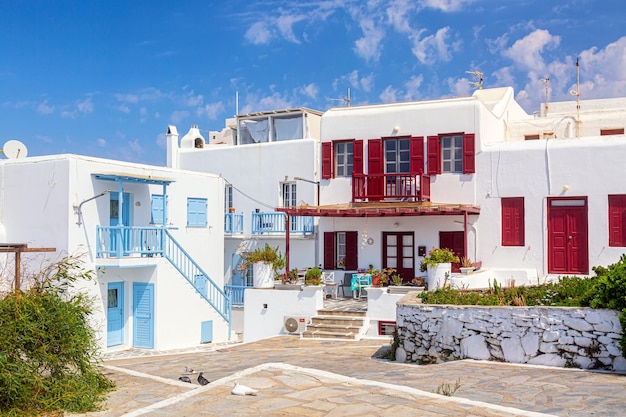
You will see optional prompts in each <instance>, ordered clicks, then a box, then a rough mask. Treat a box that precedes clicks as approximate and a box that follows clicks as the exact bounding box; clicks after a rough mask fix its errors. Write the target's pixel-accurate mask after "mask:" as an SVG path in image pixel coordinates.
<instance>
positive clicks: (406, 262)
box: [402, 258, 413, 268]
mask: <svg viewBox="0 0 626 417" xmlns="http://www.w3.org/2000/svg"><path fill="white" fill-rule="evenodd" d="M402 268H413V258H404V259H402Z"/></svg>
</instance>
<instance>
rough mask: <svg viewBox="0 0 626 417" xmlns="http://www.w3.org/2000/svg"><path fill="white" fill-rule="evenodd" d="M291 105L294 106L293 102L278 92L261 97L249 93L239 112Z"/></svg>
mask: <svg viewBox="0 0 626 417" xmlns="http://www.w3.org/2000/svg"><path fill="white" fill-rule="evenodd" d="M292 107H294V105H293V103H292V102H291V101H290V100H288V99H287V98H286V97H283V96H282V95H281V94H280V93H278V92H274V93H272V94H271V95H269V96H263V97H257V96H256V95H254V94H249V95H248V96H247V97H246V104H245V105H244V106H243V107H242V108H241V109H240V110H239V113H241V114H245V113H251V112H257V111H269V110H279V109H289V108H292Z"/></svg>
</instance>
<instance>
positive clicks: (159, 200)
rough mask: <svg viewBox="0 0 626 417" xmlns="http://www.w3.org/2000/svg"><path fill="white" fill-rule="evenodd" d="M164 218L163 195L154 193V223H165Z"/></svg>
mask: <svg viewBox="0 0 626 417" xmlns="http://www.w3.org/2000/svg"><path fill="white" fill-rule="evenodd" d="M164 223H165V219H163V196H162V195H160V194H152V224H164Z"/></svg>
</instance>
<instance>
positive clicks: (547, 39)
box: [502, 29, 561, 71]
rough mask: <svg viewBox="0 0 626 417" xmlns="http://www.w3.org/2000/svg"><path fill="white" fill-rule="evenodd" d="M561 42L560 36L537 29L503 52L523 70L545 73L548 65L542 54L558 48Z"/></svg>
mask: <svg viewBox="0 0 626 417" xmlns="http://www.w3.org/2000/svg"><path fill="white" fill-rule="evenodd" d="M560 42H561V38H560V37H559V36H553V35H551V34H550V32H549V31H547V30H545V29H537V30H535V31H533V32H531V33H529V34H528V35H526V36H525V37H523V38H522V39H518V40H517V41H515V43H513V45H512V46H511V47H510V48H508V49H505V50H504V51H502V55H504V56H505V57H508V58H510V59H511V60H512V61H513V62H515V63H516V64H517V65H519V66H521V67H522V68H523V69H527V70H535V71H544V70H545V68H546V64H545V62H544V59H543V56H542V55H541V54H542V53H543V51H544V49H550V48H556V47H557V46H559V43H560Z"/></svg>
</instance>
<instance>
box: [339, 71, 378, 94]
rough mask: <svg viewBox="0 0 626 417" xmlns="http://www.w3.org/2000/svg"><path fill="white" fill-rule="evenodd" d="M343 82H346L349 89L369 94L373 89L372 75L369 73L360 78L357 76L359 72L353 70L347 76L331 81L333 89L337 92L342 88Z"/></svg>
mask: <svg viewBox="0 0 626 417" xmlns="http://www.w3.org/2000/svg"><path fill="white" fill-rule="evenodd" d="M345 81H347V82H348V84H349V85H350V87H352V88H355V89H361V90H363V91H364V92H366V93H369V92H370V91H372V88H373V87H374V74H373V73H370V74H368V75H364V76H361V75H359V70H353V71H351V72H349V73H348V74H345V75H342V76H341V77H339V78H337V79H335V80H334V81H333V89H334V90H337V89H338V88H339V87H342V86H343V84H344V82H345ZM340 84H342V85H340Z"/></svg>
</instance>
